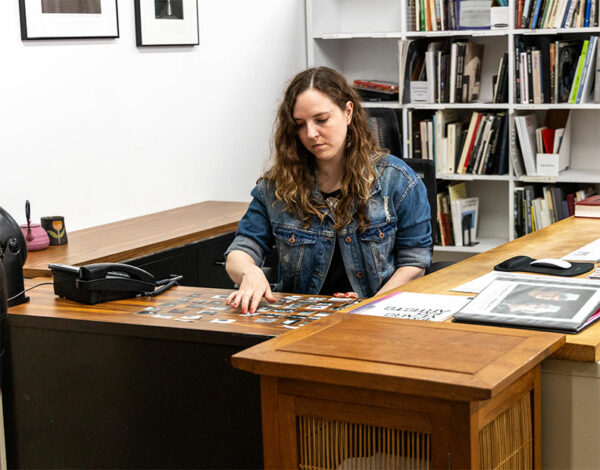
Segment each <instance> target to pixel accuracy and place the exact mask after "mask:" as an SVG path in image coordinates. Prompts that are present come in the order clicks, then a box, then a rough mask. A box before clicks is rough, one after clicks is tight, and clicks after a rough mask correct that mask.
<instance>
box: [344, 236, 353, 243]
mask: <svg viewBox="0 0 600 470" xmlns="http://www.w3.org/2000/svg"><path fill="white" fill-rule="evenodd" d="M344 241H345V242H346V243H350V242H351V241H352V237H346V238H345V239H344Z"/></svg>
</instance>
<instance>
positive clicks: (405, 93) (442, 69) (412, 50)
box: [398, 39, 508, 104]
mask: <svg viewBox="0 0 600 470" xmlns="http://www.w3.org/2000/svg"><path fill="white" fill-rule="evenodd" d="M398 47H399V49H398V54H399V62H400V63H399V77H400V83H401V85H400V87H399V88H400V93H401V96H402V101H403V102H405V103H406V102H410V101H413V102H414V97H411V93H410V90H411V86H412V84H413V83H414V82H423V83H426V92H425V95H426V96H425V97H424V98H425V99H424V100H423V101H424V102H427V103H452V104H454V103H470V102H476V101H477V100H479V98H480V90H481V86H482V85H481V67H482V64H483V53H484V47H485V46H484V45H483V44H478V43H476V42H474V41H464V40H450V39H445V40H441V41H440V40H434V41H431V40H427V39H415V40H411V39H401V40H400V41H399V46H398ZM507 60H508V59H507V58H505V64H506V61H507ZM507 65H508V64H506V66H505V67H504V69H502V68H499V76H498V78H497V79H498V80H501V83H500V81H499V85H501V88H499V90H498V93H496V98H495V99H496V102H506V101H507V98H508V91H507V90H508V80H507V77H506V74H507V70H506V69H507V68H508V67H507ZM420 86H422V85H420ZM501 100H504V101H501Z"/></svg>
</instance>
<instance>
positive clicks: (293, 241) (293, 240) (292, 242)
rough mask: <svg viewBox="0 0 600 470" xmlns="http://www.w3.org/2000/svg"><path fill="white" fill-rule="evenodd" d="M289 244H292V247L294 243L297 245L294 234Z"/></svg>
mask: <svg viewBox="0 0 600 470" xmlns="http://www.w3.org/2000/svg"><path fill="white" fill-rule="evenodd" d="M288 242H290V243H291V244H292V245H293V244H294V243H296V239H295V238H294V234H293V233H292V236H291V237H290V238H289V239H288Z"/></svg>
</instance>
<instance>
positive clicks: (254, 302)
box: [250, 294, 262, 313]
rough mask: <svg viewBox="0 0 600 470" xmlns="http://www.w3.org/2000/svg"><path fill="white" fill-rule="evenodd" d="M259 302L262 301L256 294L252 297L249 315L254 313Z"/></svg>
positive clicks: (260, 296)
mask: <svg viewBox="0 0 600 470" xmlns="http://www.w3.org/2000/svg"><path fill="white" fill-rule="evenodd" d="M261 300H262V295H257V294H255V295H254V297H253V298H252V303H251V304H250V313H254V312H256V308H257V307H258V304H259V303H260V301H261Z"/></svg>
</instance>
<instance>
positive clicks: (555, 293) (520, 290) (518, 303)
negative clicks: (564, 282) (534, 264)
mask: <svg viewBox="0 0 600 470" xmlns="http://www.w3.org/2000/svg"><path fill="white" fill-rule="evenodd" d="M593 295H594V291H593V290H592V289H576V288H568V287H558V286H536V285H527V284H520V285H518V286H516V287H515V288H514V289H513V290H512V291H511V293H510V294H508V295H507V296H506V297H505V298H504V299H503V300H502V302H500V303H499V304H498V305H496V307H494V308H493V309H492V310H491V313H511V314H522V315H533V316H539V317H548V318H564V319H570V318H573V316H574V315H575V314H576V313H577V312H578V311H579V310H580V309H581V308H582V307H583V306H584V305H585V303H586V302H587V301H588V300H590V298H591V297H592V296H593Z"/></svg>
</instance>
